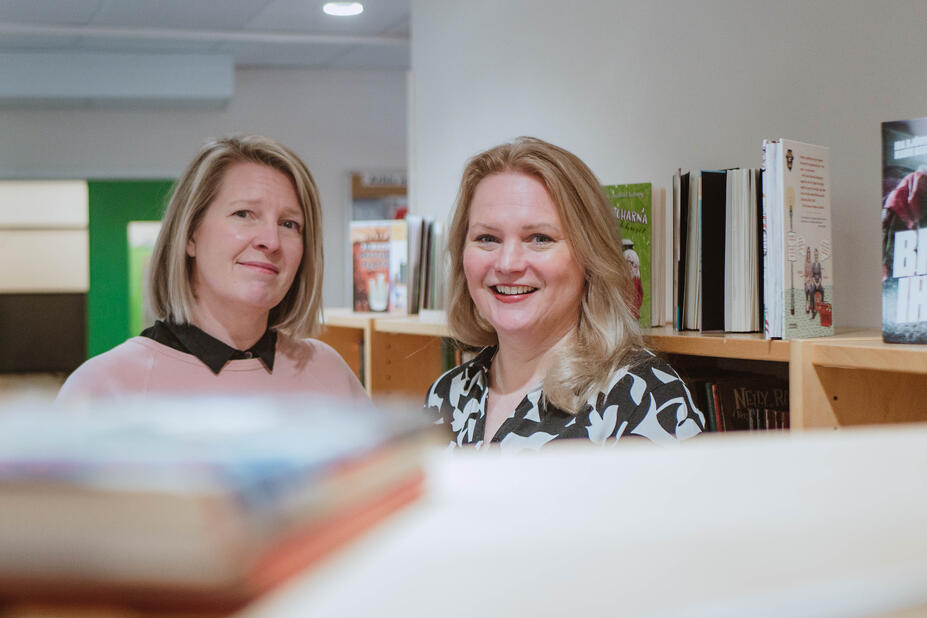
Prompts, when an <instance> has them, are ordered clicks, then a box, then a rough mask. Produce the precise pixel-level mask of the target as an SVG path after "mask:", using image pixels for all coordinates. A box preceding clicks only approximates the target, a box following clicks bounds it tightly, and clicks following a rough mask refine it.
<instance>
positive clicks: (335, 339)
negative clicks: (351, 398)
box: [319, 307, 382, 395]
mask: <svg viewBox="0 0 927 618" xmlns="http://www.w3.org/2000/svg"><path fill="white" fill-rule="evenodd" d="M322 313H323V323H322V331H321V333H320V334H319V339H321V340H322V341H324V342H325V343H327V344H328V345H330V346H332V347H333V348H335V350H336V351H337V352H338V353H339V354H341V357H342V358H343V359H344V360H345V362H346V363H347V364H348V366H349V367H350V368H351V370H352V371H353V372H354V375H356V376H357V379H358V380H360V381H361V383H362V384H364V387H365V388H366V389H367V394H368V395H369V394H372V393H371V391H370V386H369V382H370V381H369V380H367V379H366V377H367V376H369V375H371V371H372V368H371V366H370V358H371V354H370V340H371V333H372V332H373V320H374V318H375V316H379V315H382V314H379V313H360V312H354V311H351V310H350V309H347V308H343V307H336V308H331V309H325V310H324V311H323V312H322Z"/></svg>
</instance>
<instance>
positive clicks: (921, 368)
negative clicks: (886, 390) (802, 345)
mask: <svg viewBox="0 0 927 618" xmlns="http://www.w3.org/2000/svg"><path fill="white" fill-rule="evenodd" d="M809 343H810V344H811V359H810V362H811V364H812V365H815V366H818V367H831V368H835V369H866V370H872V371H888V372H895V373H915V374H927V345H917V344H896V343H885V342H883V341H882V338H881V337H867V338H862V337H861V338H857V339H846V340H840V339H832V340H827V341H820V342H809Z"/></svg>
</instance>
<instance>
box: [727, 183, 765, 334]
mask: <svg viewBox="0 0 927 618" xmlns="http://www.w3.org/2000/svg"><path fill="white" fill-rule="evenodd" d="M760 178H761V176H760V170H759V169H758V168H742V169H733V170H728V171H727V177H726V192H725V203H726V208H725V235H724V253H725V260H724V298H725V303H724V330H725V331H726V332H739V333H750V332H758V331H760V330H762V323H761V319H760V318H761V314H762V306H763V300H762V294H763V284H762V281H763V261H762V254H761V247H762V226H761V221H762V216H763V215H762V206H763V202H762V190H761V182H760Z"/></svg>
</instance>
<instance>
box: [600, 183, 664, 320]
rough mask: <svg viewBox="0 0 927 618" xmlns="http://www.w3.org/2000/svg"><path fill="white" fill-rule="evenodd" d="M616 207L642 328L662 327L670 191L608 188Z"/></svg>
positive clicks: (629, 186) (631, 186) (647, 185)
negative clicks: (667, 202) (668, 193)
mask: <svg viewBox="0 0 927 618" xmlns="http://www.w3.org/2000/svg"><path fill="white" fill-rule="evenodd" d="M602 189H603V191H604V192H605V197H606V198H607V199H608V201H609V203H610V204H611V205H612V206H613V207H614V208H615V218H616V219H617V221H618V228H619V230H620V231H621V239H622V246H623V249H624V255H625V258H627V260H628V263H629V264H630V266H631V273H632V278H633V281H632V284H633V286H634V294H633V298H634V304H633V306H632V307H631V310H632V313H633V314H634V317H636V318H637V319H638V321H639V323H640V325H641V328H650V326H651V325H654V326H656V325H661V324H663V323H664V321H665V316H666V313H667V309H666V303H667V298H666V287H667V281H666V270H667V268H666V264H667V259H668V258H667V248H668V246H667V245H666V244H665V238H666V234H667V225H668V223H667V220H668V217H667V211H666V192H665V190H664V189H662V188H659V187H658V188H654V187H653V186H652V185H651V184H650V183H649V182H648V183H637V184H623V185H605V186H603V187H602Z"/></svg>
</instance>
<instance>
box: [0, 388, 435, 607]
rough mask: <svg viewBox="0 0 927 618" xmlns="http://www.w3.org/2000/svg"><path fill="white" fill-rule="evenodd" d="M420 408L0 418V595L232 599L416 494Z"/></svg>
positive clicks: (208, 407)
mask: <svg viewBox="0 0 927 618" xmlns="http://www.w3.org/2000/svg"><path fill="white" fill-rule="evenodd" d="M427 427H428V425H427V424H426V422H425V420H424V418H423V415H419V414H409V413H408V411H406V413H405V414H398V413H396V414H394V413H390V412H389V411H384V410H374V409H368V410H357V409H351V408H350V407H346V406H345V405H343V404H341V403H339V402H330V401H324V400H312V399H309V398H307V397H301V398H299V399H265V398H254V399H248V398H235V399H225V398H208V399H196V398H193V399H189V398H188V399H184V400H176V399H164V400H152V401H147V402H144V403H141V402H134V401H128V402H126V401H123V402H120V403H119V404H116V403H111V404H97V405H96V406H95V407H94V408H93V409H61V408H55V409H48V407H47V405H46V406H41V405H39V404H19V405H8V406H7V410H5V411H4V413H3V414H2V415H0V598H2V599H4V600H7V601H10V600H20V601H22V600H28V601H57V602H60V601H67V602H100V601H103V602H107V603H114V604H118V605H127V606H135V607H142V608H146V607H147V608H158V609H162V610H163V609H172V610H203V609H208V610H220V611H227V610H232V609H235V608H237V607H240V606H242V605H244V604H246V603H247V602H249V601H250V600H252V599H254V598H255V597H257V596H258V595H260V594H261V593H263V592H264V591H266V590H268V589H269V588H271V587H273V586H275V585H277V584H278V583H280V582H281V581H283V580H284V579H286V578H287V577H289V576H290V575H292V574H293V573H295V572H297V571H300V570H302V569H303V568H305V567H306V566H308V565H310V564H312V563H313V562H315V561H317V560H318V559H319V558H320V557H322V556H324V555H326V554H328V553H329V552H331V551H332V550H333V549H335V548H337V547H339V546H341V545H342V544H344V543H345V542H347V541H348V540H349V539H351V538H352V537H354V536H356V535H358V534H359V533H361V532H362V531H364V530H366V529H367V528H369V527H370V526H371V525H372V524H374V523H375V522H377V521H378V520H380V519H382V518H383V517H385V516H386V515H388V514H389V513H391V512H393V511H395V510H397V509H398V508H400V507H401V506H403V505H405V504H407V503H409V502H410V501H412V500H413V499H414V498H416V497H417V496H418V495H419V494H420V493H421V489H422V480H423V464H422V462H423V457H422V452H423V445H424V443H425V442H426V441H427V433H426V431H427Z"/></svg>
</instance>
